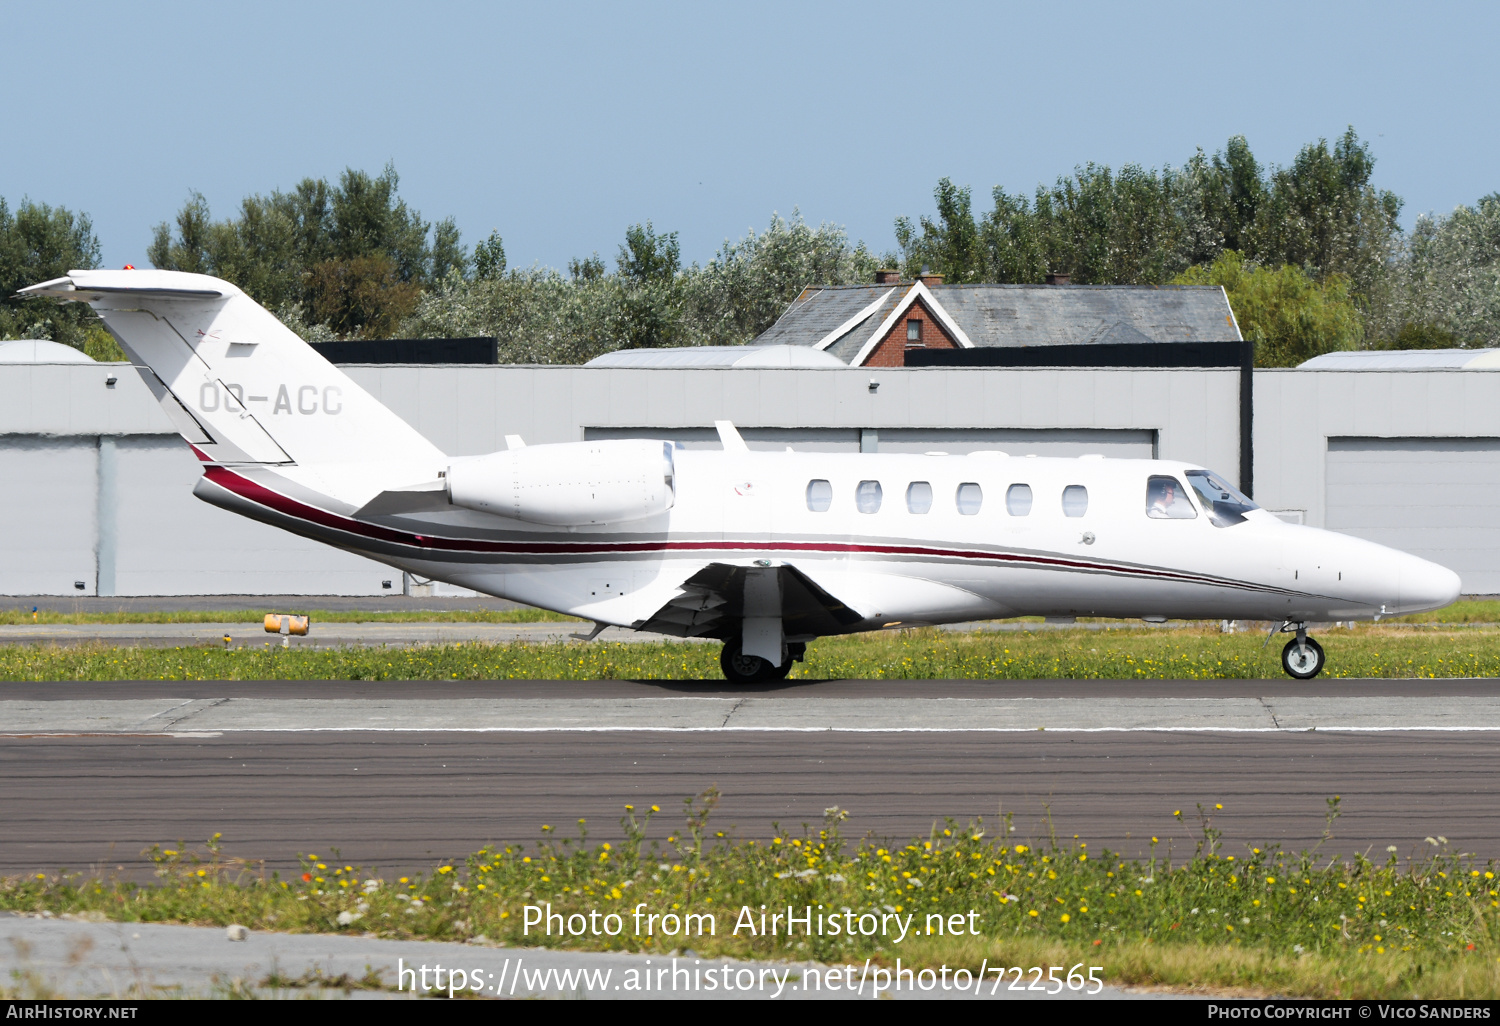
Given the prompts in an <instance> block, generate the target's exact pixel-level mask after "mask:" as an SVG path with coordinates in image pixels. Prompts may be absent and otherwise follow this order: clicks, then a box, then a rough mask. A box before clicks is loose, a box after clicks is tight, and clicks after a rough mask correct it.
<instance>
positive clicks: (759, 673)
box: [719, 638, 807, 684]
mask: <svg viewBox="0 0 1500 1026" xmlns="http://www.w3.org/2000/svg"><path fill="white" fill-rule="evenodd" d="M786 649H787V652H786V662H784V663H782V664H781V665H780V666H777V665H775V664H774V663H772V662H771V661H770V660H769V659H762V658H761V657H760V656H753V655H746V654H745V653H744V652H742V651H740V639H739V638H730V639H729V640H728V641H726V642H724V648H723V650H722V651H721V652H720V653H719V666H720V667H721V668H722V669H723V670H724V678H725V679H726V680H728V681H729V683H731V684H769V683H771V682H772V681H778V680H784V679H785V678H786V675H787V674H788V673H791V672H792V664H793V663H795V662H799V661H801V659H802V656H803V653H805V652H806V651H807V643H806V642H790V643H788V644H787V646H786Z"/></svg>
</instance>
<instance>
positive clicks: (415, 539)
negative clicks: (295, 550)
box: [204, 466, 1281, 591]
mask: <svg viewBox="0 0 1500 1026" xmlns="http://www.w3.org/2000/svg"><path fill="white" fill-rule="evenodd" d="M204 476H205V477H207V478H208V479H209V480H210V481H212V482H213V483H214V484H216V485H218V486H220V487H221V488H224V489H227V490H228V491H231V492H233V493H234V494H236V495H238V496H240V497H241V498H244V499H248V500H250V501H251V502H254V503H257V504H259V505H261V506H265V507H266V508H267V509H271V510H274V511H275V512H277V513H280V514H282V515H283V516H288V517H292V518H293V519H296V520H303V521H306V522H308V523H312V524H317V525H318V526H319V527H325V528H329V529H330V530H335V531H342V532H344V533H346V534H353V535H357V536H359V537H363V538H370V539H373V540H376V541H382V542H387V543H390V544H395V545H405V546H408V547H412V548H417V549H425V550H435V551H437V552H475V553H494V554H496V555H516V556H519V555H557V556H588V555H600V556H608V555H623V554H630V553H649V552H662V553H666V552H723V551H726V550H737V551H751V552H766V551H775V552H817V553H826V554H829V555H846V554H856V553H857V554H869V555H882V556H919V557H928V558H938V559H975V560H989V561H992V562H1000V563H1018V564H1023V565H1030V566H1042V567H1056V568H1059V569H1066V570H1085V571H1092V572H1095V573H1112V574H1124V575H1129V576H1133V577H1149V578H1154V579H1158V580H1175V581H1183V582H1186V583H1189V584H1208V585H1214V586H1218V587H1234V588H1248V589H1251V590H1255V591H1280V590H1281V589H1277V588H1267V587H1265V586H1262V585H1256V584H1250V583H1248V582H1243V581H1232V580H1225V579H1221V578H1214V577H1205V576H1202V575H1199V574H1190V573H1181V572H1178V571H1173V570H1163V569H1156V568H1152V567H1134V566H1123V565H1119V564H1112V563H1089V562H1084V561H1081V560H1073V559H1063V558H1060V557H1055V556H1033V555H1026V554H1023V553H1016V552H977V551H974V550H966V549H942V548H933V547H930V546H923V545H891V544H886V545H875V544H860V543H855V542H833V541H828V542H795V541H784V542H772V541H766V542H761V541H669V540H667V539H665V538H664V539H662V540H660V541H640V542H491V541H480V540H478V539H463V538H435V537H433V536H431V535H425V534H414V533H411V532H408V531H398V530H395V529H393V528H389V527H382V526H380V525H378V524H367V523H364V522H362V521H359V520H352V519H350V518H349V517H345V516H342V515H340V514H338V513H332V512H330V511H328V510H325V509H319V508H317V507H316V506H309V505H308V504H307V503H305V502H300V501H298V500H297V499H293V498H291V497H290V496H288V495H283V494H282V493H280V492H277V491H273V490H272V489H270V488H267V487H265V486H264V485H262V484H260V483H259V482H256V481H252V480H250V479H249V478H247V477H245V476H244V475H242V474H238V473H235V472H234V471H232V470H230V469H229V468H227V467H222V466H208V467H206V468H205V469H204Z"/></svg>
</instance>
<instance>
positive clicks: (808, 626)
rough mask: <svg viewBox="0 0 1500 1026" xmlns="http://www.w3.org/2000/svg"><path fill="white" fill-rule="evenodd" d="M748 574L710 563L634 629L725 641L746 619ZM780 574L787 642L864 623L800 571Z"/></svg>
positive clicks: (744, 569) (781, 570) (782, 570)
mask: <svg viewBox="0 0 1500 1026" xmlns="http://www.w3.org/2000/svg"><path fill="white" fill-rule="evenodd" d="M750 569H751V568H750V567H743V566H732V565H730V564H728V563H709V564H708V565H707V566H705V567H703V568H702V569H701V570H699V571H698V572H697V573H695V574H693V576H691V577H689V578H688V579H687V580H686V581H683V582H682V584H681V585H680V586H679V589H678V591H679V593H678V594H677V595H676V596H674V597H673V598H670V599H668V600H667V602H666V603H665V604H664V605H663V606H662V607H661V608H659V609H657V610H656V612H654V613H652V614H651V615H650V616H649V617H647V618H646V619H644V620H641V621H638V622H637V623H634V624H632V626H633V627H635V628H636V629H637V630H646V631H654V632H656V633H658V634H669V635H672V636H674V637H679V638H698V637H708V638H715V637H722V636H727V635H728V634H731V633H733V632H734V631H735V630H736V629H737V624H738V622H739V620H740V618H741V617H742V616H743V615H744V598H745V579H746V574H747V571H748V570H750ZM777 574H778V576H779V577H780V583H781V623H782V631H783V633H785V634H786V635H787V636H788V637H794V636H796V635H802V634H807V635H825V634H843V633H845V632H847V631H848V630H849V628H850V627H852V626H853V625H855V624H857V623H860V622H861V621H863V620H864V619H865V615H864V614H863V613H859V612H857V611H855V610H854V609H852V608H850V607H849V606H848V605H846V604H845V603H844V602H843V601H842V600H841V599H839V598H837V597H835V596H834V595H831V594H829V593H828V592H827V591H826V590H824V589H823V588H822V587H820V586H819V585H818V584H817V583H816V582H815V581H813V580H812V579H811V578H810V577H808V576H807V575H806V574H805V573H803V572H802V571H801V570H798V569H797V568H796V567H793V566H781V567H778V568H777Z"/></svg>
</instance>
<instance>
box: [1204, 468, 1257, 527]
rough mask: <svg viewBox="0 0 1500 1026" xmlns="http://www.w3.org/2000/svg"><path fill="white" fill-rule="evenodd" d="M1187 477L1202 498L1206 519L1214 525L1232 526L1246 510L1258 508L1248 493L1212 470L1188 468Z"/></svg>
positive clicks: (1240, 518) (1242, 516) (1242, 517)
mask: <svg viewBox="0 0 1500 1026" xmlns="http://www.w3.org/2000/svg"><path fill="white" fill-rule="evenodd" d="M1187 479H1188V484H1190V485H1192V486H1193V490H1194V491H1195V492H1197V493H1198V498H1200V499H1202V500H1203V508H1204V509H1205V510H1207V511H1208V519H1209V520H1210V521H1211V522H1212V523H1213V525H1214V526H1215V527H1233V526H1234V525H1235V524H1238V523H1242V522H1243V521H1244V519H1245V514H1246V513H1247V512H1249V511H1250V510H1252V509H1260V507H1259V506H1257V505H1256V504H1255V503H1254V502H1251V501H1250V497H1249V496H1248V495H1245V494H1243V493H1242V492H1240V490H1239V489H1238V488H1235V487H1234V486H1232V485H1230V484H1227V483H1226V482H1225V481H1224V479H1223V478H1222V477H1220V476H1219V475H1218V474H1215V473H1213V472H1212V471H1208V470H1189V471H1188V472H1187Z"/></svg>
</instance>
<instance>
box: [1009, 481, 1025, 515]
mask: <svg viewBox="0 0 1500 1026" xmlns="http://www.w3.org/2000/svg"><path fill="white" fill-rule="evenodd" d="M1005 512H1007V513H1009V514H1010V515H1011V516H1013V517H1024V516H1029V515H1030V514H1031V485H1024V484H1013V485H1011V486H1010V487H1009V488H1007V489H1006V490H1005Z"/></svg>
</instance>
